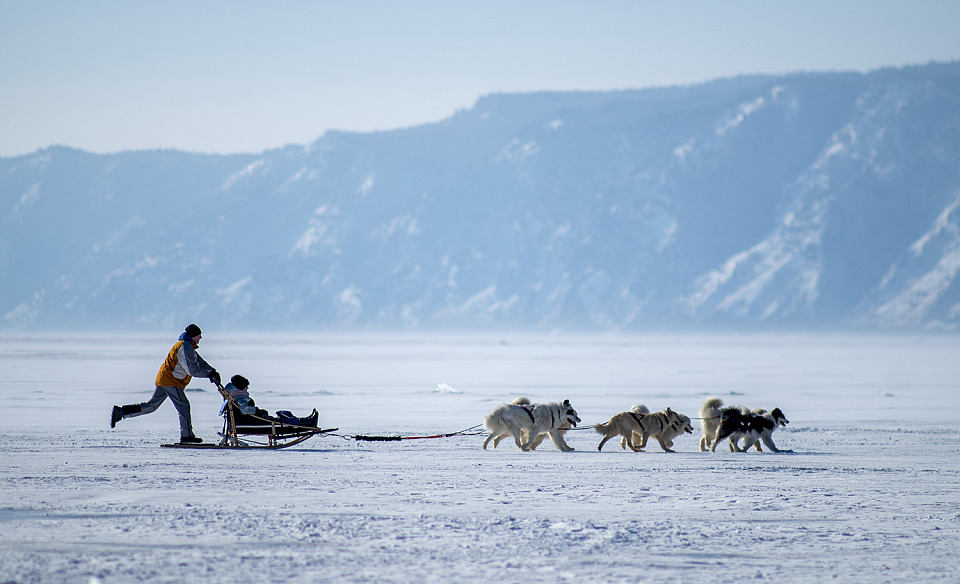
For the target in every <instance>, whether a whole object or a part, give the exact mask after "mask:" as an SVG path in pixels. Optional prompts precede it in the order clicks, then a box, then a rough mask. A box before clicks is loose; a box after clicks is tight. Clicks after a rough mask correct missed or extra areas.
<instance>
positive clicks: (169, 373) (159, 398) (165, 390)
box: [110, 324, 220, 444]
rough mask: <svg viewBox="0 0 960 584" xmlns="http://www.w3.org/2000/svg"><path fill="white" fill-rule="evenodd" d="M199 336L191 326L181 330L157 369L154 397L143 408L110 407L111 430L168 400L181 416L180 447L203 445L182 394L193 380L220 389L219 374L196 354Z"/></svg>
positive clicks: (196, 329) (140, 405)
mask: <svg viewBox="0 0 960 584" xmlns="http://www.w3.org/2000/svg"><path fill="white" fill-rule="evenodd" d="M201 336H202V335H201V333H200V327H198V326H197V325H195V324H191V325H190V326H188V327H187V328H186V329H185V330H184V332H183V334H181V335H180V339H179V340H178V341H177V342H176V343H174V345H173V347H172V348H171V349H170V352H169V353H168V354H167V358H166V360H164V362H163V365H161V366H160V371H159V372H157V380H156V385H157V388H156V390H155V391H154V392H153V397H151V398H150V399H149V400H148V401H146V402H144V403H142V404H133V405H128V406H123V407H121V406H113V412H112V413H111V414H110V427H111V428H114V427H116V425H117V422H119V421H120V420H123V419H126V418H135V417H137V416H142V415H144V414H149V413H152V412H155V411H156V410H157V408H159V407H160V404H162V403H163V402H164V400H166V399H167V398H168V397H169V398H170V401H172V402H173V405H174V406H176V408H177V413H178V414H179V415H180V442H181V443H182V444H188V443H193V444H197V443H200V442H203V440H201V439H200V438H197V437H196V436H194V435H193V423H192V422H191V420H190V402H189V401H187V394H186V393H185V392H184V390H185V389H186V387H187V384H188V383H190V380H191V379H192V378H193V377H206V378H208V379H210V381H211V382H213V383H215V384H218V385H219V384H220V374H219V373H217V370H216V369H214V368H213V367H211V366H210V364H209V363H207V362H206V361H204V360H203V357H201V356H200V355H198V354H197V347H198V346H199V345H200V339H201Z"/></svg>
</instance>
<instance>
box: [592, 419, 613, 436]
mask: <svg viewBox="0 0 960 584" xmlns="http://www.w3.org/2000/svg"><path fill="white" fill-rule="evenodd" d="M612 423H613V419H611V420H610V421H608V422H606V423H604V422H600V423H599V424H597V425H596V426H594V427H593V429H594V430H596V431H597V434H604V435H605V434H606V433H607V430H609V429H610V424H612Z"/></svg>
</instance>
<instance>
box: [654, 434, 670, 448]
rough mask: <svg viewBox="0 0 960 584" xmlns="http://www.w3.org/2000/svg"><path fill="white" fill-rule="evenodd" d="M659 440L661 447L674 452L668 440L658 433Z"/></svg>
mask: <svg viewBox="0 0 960 584" xmlns="http://www.w3.org/2000/svg"><path fill="white" fill-rule="evenodd" d="M657 442H659V443H660V448H663V451H664V452H674V451H673V450H670V446H669V445H667V443H666V441H664V439H663V438H661V437H660V435H659V434H657Z"/></svg>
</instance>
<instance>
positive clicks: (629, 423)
mask: <svg viewBox="0 0 960 584" xmlns="http://www.w3.org/2000/svg"><path fill="white" fill-rule="evenodd" d="M649 413H650V409H649V408H647V406H645V405H643V404H638V405H635V406H633V407H632V408H630V409H629V410H628V411H626V412H620V413H619V414H614V416H613V417H612V418H610V420H608V421H607V423H605V424H604V423H600V424H597V425H596V426H594V429H595V430H596V431H597V434H600V435H601V436H603V439H602V440H600V445H599V446H597V450H603V445H604V444H606V443H607V441H608V440H610V439H611V438H613V437H614V436H617V435H620V436H622V437H623V440H622V442H623V444H624V445H625V446H624V448H626V446H629V447H630V450H633V451H634V452H639V448H638V447H637V446H636V445H635V444H634V443H633V440H632V437H633V433H634V432H637V433H640V432H641V431H642V429H643V427H642V426H641V424H640V420H641V419H642V418H643V417H644V416H646V415H648V414H649Z"/></svg>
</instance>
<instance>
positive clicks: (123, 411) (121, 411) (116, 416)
mask: <svg viewBox="0 0 960 584" xmlns="http://www.w3.org/2000/svg"><path fill="white" fill-rule="evenodd" d="M140 412H141V408H140V404H134V405H132V406H123V407H120V406H113V412H111V413H110V427H111V428H115V427H116V426H117V422H119V421H120V420H122V419H124V418H126V417H127V416H129V415H130V414H139V413H140Z"/></svg>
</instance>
